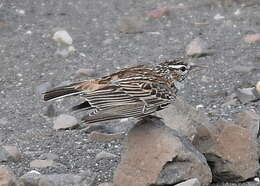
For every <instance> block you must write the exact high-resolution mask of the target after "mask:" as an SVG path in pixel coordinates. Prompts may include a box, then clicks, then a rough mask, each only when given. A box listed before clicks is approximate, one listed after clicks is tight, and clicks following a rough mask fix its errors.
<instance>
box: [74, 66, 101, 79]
mask: <svg viewBox="0 0 260 186" xmlns="http://www.w3.org/2000/svg"><path fill="white" fill-rule="evenodd" d="M76 75H78V76H89V77H94V76H96V75H97V73H96V71H95V70H94V69H92V68H80V69H78V70H77V71H76Z"/></svg>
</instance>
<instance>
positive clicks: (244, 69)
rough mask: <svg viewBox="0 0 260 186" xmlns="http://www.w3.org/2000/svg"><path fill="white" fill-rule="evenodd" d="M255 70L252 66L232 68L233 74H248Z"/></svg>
mask: <svg viewBox="0 0 260 186" xmlns="http://www.w3.org/2000/svg"><path fill="white" fill-rule="evenodd" d="M254 69H255V68H254V67H252V66H241V65H236V66H234V67H233V71H234V72H238V73H249V72H251V71H253V70H254Z"/></svg>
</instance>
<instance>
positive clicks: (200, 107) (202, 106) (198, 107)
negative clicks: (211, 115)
mask: <svg viewBox="0 0 260 186" xmlns="http://www.w3.org/2000/svg"><path fill="white" fill-rule="evenodd" d="M202 108H204V105H196V110H199V109H202Z"/></svg>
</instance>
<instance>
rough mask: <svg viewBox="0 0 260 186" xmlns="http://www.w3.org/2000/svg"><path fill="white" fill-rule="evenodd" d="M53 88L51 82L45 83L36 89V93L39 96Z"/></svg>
mask: <svg viewBox="0 0 260 186" xmlns="http://www.w3.org/2000/svg"><path fill="white" fill-rule="evenodd" d="M51 87H52V85H51V83H50V82H45V83H42V84H40V85H39V86H37V87H36V89H35V92H36V94H37V95H42V94H43V93H44V92H46V91H47V90H49V89H50V88H51Z"/></svg>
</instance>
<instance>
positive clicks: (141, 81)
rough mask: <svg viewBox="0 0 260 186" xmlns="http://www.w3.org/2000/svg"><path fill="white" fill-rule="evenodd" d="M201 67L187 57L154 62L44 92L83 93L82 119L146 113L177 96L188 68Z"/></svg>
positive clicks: (79, 107) (49, 97) (53, 95)
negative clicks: (85, 112)
mask: <svg viewBox="0 0 260 186" xmlns="http://www.w3.org/2000/svg"><path fill="white" fill-rule="evenodd" d="M196 67H201V66H197V65H189V64H187V63H185V62H184V58H177V59H175V60H172V61H165V62H163V63H160V64H158V65H155V66H150V65H137V66H134V67H130V68H125V69H122V70H121V71H119V72H116V73H113V74H111V75H108V76H104V77H101V78H98V79H93V80H86V81H82V82H78V83H73V84H70V85H67V86H62V87H58V88H54V89H52V90H50V91H47V92H45V93H44V100H45V101H48V100H55V99H60V98H64V97H69V96H80V97H82V98H84V100H85V101H84V102H83V103H81V104H79V105H77V106H74V107H73V108H72V110H73V111H86V110H89V111H90V112H88V114H87V115H86V116H84V117H83V118H82V120H83V122H84V123H86V124H88V123H94V122H99V121H106V120H113V119H120V118H128V117H136V118H139V117H144V116H147V115H149V114H152V113H154V112H156V111H158V110H161V109H163V108H165V107H166V106H167V105H169V104H170V103H171V102H173V101H174V100H175V97H176V93H177V88H176V86H175V83H176V82H177V81H179V82H180V81H182V80H184V79H185V77H186V76H187V75H188V73H189V71H191V70H193V69H195V68H196Z"/></svg>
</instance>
